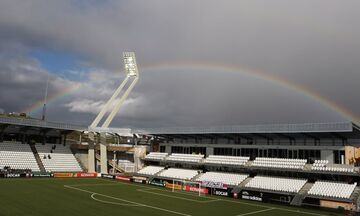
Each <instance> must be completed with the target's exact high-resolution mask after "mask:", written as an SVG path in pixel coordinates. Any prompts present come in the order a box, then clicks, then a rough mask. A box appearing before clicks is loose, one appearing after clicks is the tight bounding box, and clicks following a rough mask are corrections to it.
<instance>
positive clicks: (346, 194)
mask: <svg viewBox="0 0 360 216" xmlns="http://www.w3.org/2000/svg"><path fill="white" fill-rule="evenodd" d="M355 187H356V183H354V184H346V183H340V182H327V181H317V182H315V184H314V185H313V186H312V187H311V188H310V190H309V191H308V194H309V195H315V196H323V197H331V198H344V199H349V198H350V196H351V194H352V193H353V192H354V190H355Z"/></svg>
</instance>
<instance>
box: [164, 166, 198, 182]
mask: <svg viewBox="0 0 360 216" xmlns="http://www.w3.org/2000/svg"><path fill="white" fill-rule="evenodd" d="M196 175H198V171H197V170H189V169H179V168H169V169H167V170H164V171H162V172H160V173H159V174H158V176H160V177H166V178H175V179H181V180H191V179H192V178H194V177H195V176H196Z"/></svg>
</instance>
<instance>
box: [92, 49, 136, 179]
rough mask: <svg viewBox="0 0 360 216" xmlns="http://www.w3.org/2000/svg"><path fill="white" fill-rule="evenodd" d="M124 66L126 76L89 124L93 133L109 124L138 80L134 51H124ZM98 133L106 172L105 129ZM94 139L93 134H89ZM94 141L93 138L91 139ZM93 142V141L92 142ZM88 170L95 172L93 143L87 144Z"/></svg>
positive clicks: (102, 170) (102, 171)
mask: <svg viewBox="0 0 360 216" xmlns="http://www.w3.org/2000/svg"><path fill="white" fill-rule="evenodd" d="M123 59H124V67H125V73H126V78H125V79H124V81H123V82H122V83H121V84H120V86H119V87H118V88H117V89H116V91H115V92H114V94H113V95H112V96H111V98H110V99H109V100H108V101H107V102H106V104H105V105H104V107H103V108H102V109H101V111H100V113H99V114H98V115H97V116H96V118H95V119H94V121H93V122H92V124H91V125H90V126H89V131H91V132H93V133H95V132H97V129H106V128H108V127H109V125H110V124H111V122H112V120H113V119H114V118H115V116H116V114H117V113H118V112H119V110H120V108H121V107H122V105H123V103H124V101H125V100H126V98H127V97H128V96H129V94H130V92H131V91H132V90H133V88H134V86H135V84H136V83H137V81H138V80H139V71H138V67H137V65H136V59H135V53H134V52H124V53H123ZM129 80H132V81H131V83H130V85H129V86H128V87H127V89H126V90H125V91H124V93H123V95H122V96H121V97H120V99H119V101H118V102H117V103H116V104H115V107H114V108H113V109H112V110H111V112H110V114H109V115H108V117H107V118H106V120H105V121H104V123H103V124H102V126H101V127H98V125H99V123H100V121H101V120H102V119H103V118H104V116H105V114H107V113H108V112H109V111H110V109H111V106H112V105H113V103H114V101H115V100H116V99H117V98H118V97H119V95H120V93H121V92H122V90H123V89H124V87H125V86H126V84H127V83H128V82H129ZM101 131H102V132H101V133H100V137H101V138H100V164H101V173H107V150H106V132H104V131H106V130H101ZM91 137H92V138H93V139H94V136H91ZM92 141H94V140H92ZM92 143H93V142H92ZM88 170H89V172H95V152H94V148H93V145H92V146H90V145H89V169H88Z"/></svg>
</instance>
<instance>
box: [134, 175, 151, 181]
mask: <svg viewBox="0 0 360 216" xmlns="http://www.w3.org/2000/svg"><path fill="white" fill-rule="evenodd" d="M132 178H133V179H134V180H135V179H137V180H141V181H146V180H148V178H146V177H142V176H133V177H132Z"/></svg>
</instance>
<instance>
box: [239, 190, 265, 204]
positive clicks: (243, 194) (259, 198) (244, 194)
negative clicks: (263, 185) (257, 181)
mask: <svg viewBox="0 0 360 216" xmlns="http://www.w3.org/2000/svg"><path fill="white" fill-rule="evenodd" d="M241 198H242V199H246V200H254V201H259V202H262V201H263V199H262V193H260V196H255V195H252V194H250V193H249V192H248V191H242V192H241Z"/></svg>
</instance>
